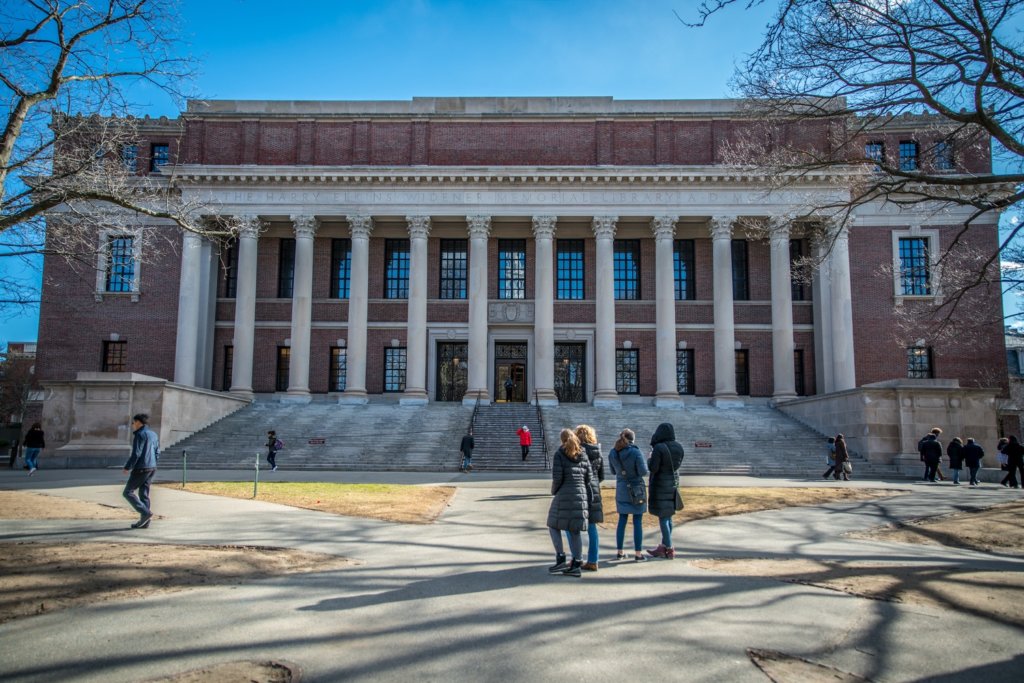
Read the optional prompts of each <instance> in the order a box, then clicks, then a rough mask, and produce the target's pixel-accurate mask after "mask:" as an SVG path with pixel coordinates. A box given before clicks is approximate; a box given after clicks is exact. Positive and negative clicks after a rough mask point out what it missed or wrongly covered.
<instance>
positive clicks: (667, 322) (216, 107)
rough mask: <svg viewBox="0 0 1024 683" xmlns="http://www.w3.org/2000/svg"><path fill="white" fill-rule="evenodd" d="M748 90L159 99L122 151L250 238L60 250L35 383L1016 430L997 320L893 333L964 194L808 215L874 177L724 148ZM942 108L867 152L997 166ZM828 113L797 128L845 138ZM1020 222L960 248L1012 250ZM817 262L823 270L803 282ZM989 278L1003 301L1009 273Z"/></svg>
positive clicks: (882, 133)
mask: <svg viewBox="0 0 1024 683" xmlns="http://www.w3.org/2000/svg"><path fill="white" fill-rule="evenodd" d="M739 108H740V103H739V102H736V101H732V100H706V101H695V100H694V101H689V100H668V101H665V100H658V101H647V100H641V101H619V100H614V99H612V98H600V97H597V98H414V99H413V100H411V101H381V102H357V101H350V102H346V101H339V102H315V101H216V100H214V101H202V102H199V101H193V102H190V103H189V105H188V107H187V110H186V111H184V112H182V113H181V115H180V117H179V118H177V119H174V120H167V119H160V120H155V119H145V120H144V121H143V122H142V123H141V126H140V128H139V140H138V143H137V144H135V145H131V146H130V147H129V148H126V149H125V150H122V152H123V158H124V161H125V163H127V164H129V165H131V166H132V168H134V169H136V172H137V173H138V174H139V175H151V176H153V177H156V178H164V177H167V178H172V179H173V182H174V184H175V187H177V188H179V189H180V191H181V192H182V193H183V194H184V195H185V196H186V197H188V198H189V199H191V200H194V201H196V202H198V203H201V204H203V205H205V206H209V207H213V208H214V209H215V211H216V213H217V214H219V215H220V216H230V217H231V218H232V219H233V220H234V221H236V223H237V224H240V225H241V230H240V231H239V233H238V235H237V238H235V239H232V240H229V241H224V242H222V241H211V240H208V239H206V238H203V237H200V236H197V235H195V234H192V233H185V234H184V235H183V236H182V235H181V233H180V232H179V231H177V229H176V228H175V226H172V225H167V226H165V230H166V233H167V235H168V236H169V242H170V245H171V246H170V247H168V246H167V245H157V246H155V247H154V253H152V254H147V253H146V250H147V249H148V248H149V244H150V242H152V241H153V240H142V239H140V238H139V237H138V236H137V235H136V234H134V233H133V232H132V231H124V230H119V229H116V228H111V230H109V231H100V233H99V234H97V236H96V240H97V247H98V252H99V258H98V261H97V268H96V269H95V273H93V272H92V271H91V270H90V271H89V273H88V275H83V273H82V272H81V271H80V270H78V271H76V270H74V269H72V268H71V267H70V266H68V265H67V264H65V263H63V262H62V261H59V260H57V259H49V260H47V262H46V266H45V267H46V273H45V275H46V277H45V290H44V304H43V307H42V311H41V322H40V330H39V348H38V368H39V373H40V379H41V380H43V381H44V382H52V383H60V382H69V381H72V380H75V379H76V377H78V375H79V373H84V375H85V376H87V377H92V378H94V379H95V376H96V373H137V374H139V375H144V376H149V377H155V378H161V379H162V380H165V381H168V382H171V383H173V384H175V385H180V386H186V387H194V388H197V389H200V390H205V391H206V392H207V393H212V392H227V393H230V394H231V395H233V396H240V397H243V398H255V399H256V400H257V401H281V402H308V401H311V400H315V401H325V400H326V401H331V402H336V403H341V404H356V405H358V404H362V403H366V402H379V401H393V402H395V403H399V404H403V405H412V406H415V405H421V404H428V403H430V404H434V403H439V404H462V405H477V404H480V403H482V404H493V403H496V402H512V403H524V404H529V403H533V404H536V405H538V406H560V405H567V404H590V405H591V406H593V407H595V408H598V407H602V408H608V409H617V408H627V407H628V406H629V405H631V404H645V405H647V406H654V407H659V408H661V407H663V408H665V409H667V410H668V409H685V408H687V407H689V406H698V405H699V406H708V405H711V406H717V407H720V408H722V409H725V408H733V409H737V410H742V409H743V408H744V406H746V405H755V404H758V403H760V404H764V403H769V402H770V403H772V404H773V405H778V406H784V407H786V406H788V407H787V408H786V409H787V411H794V412H793V414H794V416H796V417H799V418H800V419H801V420H803V421H805V422H807V423H809V424H812V425H814V424H819V423H820V424H821V425H822V426H823V427H822V431H827V430H826V429H824V426H829V427H830V428H832V429H834V428H836V427H840V428H842V427H843V426H844V424H843V420H844V419H853V418H847V417H843V416H844V415H846V414H847V413H849V412H850V411H853V412H856V413H857V415H858V417H857V420H859V421H858V422H857V423H856V424H851V425H850V428H858V429H859V428H863V429H868V430H870V429H875V431H876V432H877V433H878V434H879V435H880V436H879V438H889V439H890V440H891V439H893V438H895V439H897V441H899V439H902V440H904V441H907V440H908V439H910V438H911V437H910V434H909V433H908V434H906V435H903V436H899V435H897V436H895V437H894V436H893V435H892V434H888V436H886V431H885V425H889V426H890V427H892V425H898V424H899V423H900V422H901V421H902V422H904V423H906V422H907V420H909V421H910V422H911V423H913V424H915V425H920V426H921V427H923V426H924V425H925V424H928V423H930V422H931V421H932V420H933V419H934V420H935V421H937V420H939V419H943V420H947V421H948V420H950V419H963V420H966V421H967V422H965V424H970V425H972V426H973V425H975V424H977V425H979V426H978V427H976V428H975V429H976V430H982V429H989V427H991V429H990V430H989V431H990V432H992V433H993V434H994V432H995V429H996V427H995V408H994V402H993V397H994V396H996V395H998V394H999V393H1000V392H1001V391H1003V390H1005V385H1006V381H1007V380H1006V371H1005V350H1004V341H1003V332H1002V328H1001V326H999V325H998V324H995V325H992V326H991V329H988V328H979V329H972V330H971V333H970V334H969V335H964V337H963V339H962V340H958V339H956V338H952V339H946V338H942V339H929V338H928V337H927V335H926V333H924V332H922V334H921V335H920V336H919V337H914V338H910V339H900V338H898V335H897V334H896V333H895V331H896V330H897V329H898V327H899V325H898V322H899V321H898V317H899V316H900V312H901V310H902V309H903V307H906V306H913V305H915V303H917V302H925V303H927V302H931V301H934V300H935V298H936V296H937V295H938V294H939V292H938V289H939V287H938V279H937V277H936V274H937V272H938V268H939V267H940V264H939V263H938V257H939V255H940V254H941V252H942V250H943V248H944V247H947V246H949V244H950V243H951V242H952V240H953V239H954V236H956V235H957V234H958V233H960V232H961V231H962V230H963V222H964V220H965V218H966V217H967V215H968V214H967V213H966V212H960V211H957V210H945V211H941V212H940V211H934V210H932V209H931V208H930V207H928V206H926V205H920V206H917V207H909V208H908V207H900V206H896V205H895V204H890V203H886V202H884V201H878V202H876V203H874V204H869V205H865V206H862V207H859V208H858V209H857V211H856V215H855V217H854V219H853V220H852V221H847V222H844V223H843V224H841V225H840V224H833V223H831V222H830V221H829V220H827V219H820V218H814V217H809V216H808V215H807V213H806V212H807V208H806V207H808V206H811V205H814V204H816V203H819V204H820V203H822V202H823V201H824V202H828V201H836V200H837V199H841V198H842V196H843V193H848V192H849V190H848V189H847V188H846V186H845V185H844V184H842V183H841V182H838V181H837V176H836V175H834V174H835V173H836V172H834V171H823V172H820V173H809V174H807V175H806V176H805V177H803V178H801V179H800V180H799V181H796V182H794V183H793V184H791V185H789V186H788V187H786V188H785V189H782V190H773V191H769V188H770V187H773V183H772V180H773V179H772V178H768V177H765V176H763V175H760V174H759V172H758V171H757V170H754V169H745V168H741V167H737V166H736V165H734V164H731V163H727V160H726V158H727V153H728V152H727V151H728V149H729V148H730V145H731V143H733V142H734V141H735V139H736V136H737V135H738V134H740V133H741V132H742V130H743V128H744V127H745V126H749V125H750V124H749V123H748V122H746V121H744V120H743V119H742V117H741V114H740V110H739ZM933 123H934V122H931V121H929V119H927V117H903V118H901V119H897V120H895V121H893V122H891V123H889V124H887V125H886V126H885V127H881V128H879V129H878V130H877V135H875V136H873V137H870V138H868V139H865V140H864V145H865V152H866V154H868V155H869V156H871V155H875V156H878V157H884V158H886V159H889V160H890V161H891V162H892V163H898V164H900V167H901V168H906V169H914V168H918V167H921V168H925V167H927V168H928V169H930V170H931V169H934V170H944V171H947V172H949V173H950V174H951V175H955V174H958V173H963V174H969V173H971V172H982V171H988V170H989V167H990V165H991V159H990V157H989V156H988V153H987V152H985V151H977V150H973V151H971V152H970V153H969V154H968V153H966V152H964V153H960V152H959V151H958V150H956V149H955V148H954V147H953V146H952V145H949V144H945V143H944V142H943V141H942V139H941V138H940V137H937V136H939V135H940V133H939V132H937V131H938V128H937V127H936V126H935V125H933ZM826 131H827V128H826V127H825V126H822V127H821V129H820V130H819V129H817V128H803V129H801V130H800V131H797V130H795V129H794V130H790V129H789V128H787V127H785V126H782V125H780V127H779V135H785V136H789V137H792V136H794V135H807V136H809V139H808V143H809V144H813V145H823V146H827V145H829V144H830V143H829V137H828V135H827V134H826ZM997 218H998V217H997V216H995V215H992V216H986V217H982V218H981V219H980V220H976V221H974V223H972V226H971V228H970V229H968V230H967V232H966V233H965V234H964V235H961V236H960V240H961V241H964V240H966V242H967V243H969V244H972V245H974V246H975V247H976V248H978V249H979V250H988V251H989V252H990V253H991V252H994V251H995V250H996V249H997V244H998V235H997V226H996V223H997ZM766 225H770V226H772V227H771V229H770V230H765V229H763V226H766ZM815 234H817V235H821V234H825V235H827V236H828V239H826V240H820V239H811V238H812V236H813V235H815ZM823 245H824V246H823ZM820 250H824V251H820ZM819 251H820V253H819ZM808 258H813V259H814V260H816V261H819V262H820V267H818V268H816V269H815V270H814V273H813V277H806V278H798V277H796V275H795V270H796V269H795V268H794V264H796V263H803V262H805V261H806V260H807V259H808ZM970 296H971V297H972V298H971V300H970V302H969V304H970V306H971V307H972V308H974V309H975V310H978V309H989V310H992V311H994V312H995V315H998V310H999V309H1000V306H1001V301H1000V292H999V288H998V287H994V288H992V289H991V290H988V291H987V292H981V293H979V292H974V293H972V294H971V295H970ZM993 319H995V318H993ZM874 391H877V392H882V393H878V394H877V395H876V394H873V393H872V392H874ZM977 392H981V393H977ZM883 393H884V396H885V397H886V398H885V399H883V398H882V395H883ZM928 401H933V402H935V401H937V402H938V403H934V405H933V404H929V403H928ZM872 403H874V404H881V403H884V404H885V405H886V406H887V408H886V411H887V412H885V413H884V414H876V413H872V412H871V409H870V405H871V404H872ZM940 404H941V405H940ZM851 406H852V407H851ZM986 406H987V407H986ZM986 411H987V412H986ZM967 413H971V417H964V415H966V414H967ZM974 413H977V416H974ZM955 414H961V418H953V417H951V415H955ZM828 416H831V417H828ZM878 425H881V426H878ZM896 428H897V427H892V429H896ZM914 429H915V430H916V429H918V427H915V428H914ZM978 433H979V435H980V434H981V433H982V432H981V431H979V432H978ZM985 433H986V435H987V434H988V433H989V432H985ZM919 436H920V434H916V431H915V432H914V440H915V442H916V438H917V437H919ZM906 450H907V446H906V444H902V443H895V444H892V443H890V445H889V446H887V452H890V453H900V452H904V451H906Z"/></svg>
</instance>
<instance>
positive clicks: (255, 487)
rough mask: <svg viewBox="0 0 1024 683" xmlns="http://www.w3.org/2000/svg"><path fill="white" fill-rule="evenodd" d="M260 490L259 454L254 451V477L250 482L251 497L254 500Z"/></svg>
mask: <svg viewBox="0 0 1024 683" xmlns="http://www.w3.org/2000/svg"><path fill="white" fill-rule="evenodd" d="M259 490H260V452H259V451H256V476H255V477H253V480H252V497H253V498H255V497H256V494H257V493H258V492H259Z"/></svg>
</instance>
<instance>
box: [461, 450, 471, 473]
mask: <svg viewBox="0 0 1024 683" xmlns="http://www.w3.org/2000/svg"><path fill="white" fill-rule="evenodd" d="M472 466H473V455H472V454H471V453H463V454H462V469H464V470H468V469H469V468H470V467H472Z"/></svg>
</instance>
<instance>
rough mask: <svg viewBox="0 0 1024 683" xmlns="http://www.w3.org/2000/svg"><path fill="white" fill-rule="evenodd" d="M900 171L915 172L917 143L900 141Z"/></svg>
mask: <svg viewBox="0 0 1024 683" xmlns="http://www.w3.org/2000/svg"><path fill="white" fill-rule="evenodd" d="M900 170H901V171H916V170H917V143H916V142H914V141H913V140H900Z"/></svg>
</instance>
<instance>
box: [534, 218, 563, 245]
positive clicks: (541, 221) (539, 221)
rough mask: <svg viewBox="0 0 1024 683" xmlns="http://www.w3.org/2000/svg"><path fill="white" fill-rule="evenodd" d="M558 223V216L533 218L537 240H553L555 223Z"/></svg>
mask: <svg viewBox="0 0 1024 683" xmlns="http://www.w3.org/2000/svg"><path fill="white" fill-rule="evenodd" d="M556 222H558V218H557V217H556V216H534V217H533V235H534V237H536V238H537V239H539V240H540V239H551V238H552V237H554V236H555V223H556Z"/></svg>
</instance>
